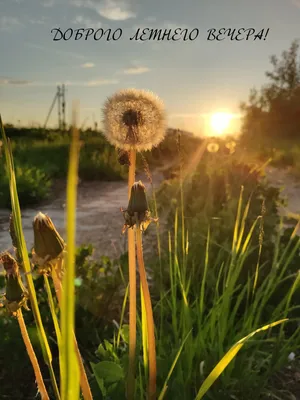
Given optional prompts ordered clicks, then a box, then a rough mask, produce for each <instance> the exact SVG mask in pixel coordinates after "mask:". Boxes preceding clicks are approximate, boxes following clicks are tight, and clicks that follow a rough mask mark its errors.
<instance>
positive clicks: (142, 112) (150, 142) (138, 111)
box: [103, 89, 166, 151]
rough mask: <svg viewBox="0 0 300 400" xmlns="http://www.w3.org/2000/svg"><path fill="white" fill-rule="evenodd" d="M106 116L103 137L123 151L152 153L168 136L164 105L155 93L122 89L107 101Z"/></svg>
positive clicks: (104, 110)
mask: <svg viewBox="0 0 300 400" xmlns="http://www.w3.org/2000/svg"><path fill="white" fill-rule="evenodd" d="M103 115H104V119H103V124H104V135H105V136H106V138H107V140H108V141H109V142H110V143H112V144H113V145H114V146H116V147H118V148H120V149H124V150H130V149H131V148H135V149H136V150H138V151H143V150H151V148H152V147H154V146H157V145H158V144H159V143H160V142H161V141H162V140H163V138H164V136H165V132H166V115H165V108H164V104H163V102H162V101H161V100H160V99H159V98H158V97H157V96H156V95H155V94H153V93H152V92H148V91H145V90H137V89H126V90H121V91H119V92H117V93H115V94H114V95H113V96H111V97H109V98H108V99H107V101H106V102H105V105H104V108H103Z"/></svg>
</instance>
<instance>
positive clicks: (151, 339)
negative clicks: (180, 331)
mask: <svg viewBox="0 0 300 400" xmlns="http://www.w3.org/2000/svg"><path fill="white" fill-rule="evenodd" d="M136 220H137V221H138V217H137V215H136ZM136 248H137V259H138V266H139V273H140V279H141V285H142V290H143V296H144V304H145V310H146V318H147V332H148V351H149V388H148V390H149V400H154V399H155V395H156V350H155V331H154V319H153V312H152V305H151V297H150V291H149V286H148V282H147V276H146V269H145V264H144V257H143V243H142V231H141V228H140V225H139V223H138V222H137V227H136Z"/></svg>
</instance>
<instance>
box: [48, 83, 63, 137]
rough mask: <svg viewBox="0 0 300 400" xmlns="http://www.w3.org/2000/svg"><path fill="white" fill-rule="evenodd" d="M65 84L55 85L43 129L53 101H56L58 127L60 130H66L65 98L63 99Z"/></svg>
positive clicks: (52, 106)
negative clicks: (55, 88)
mask: <svg viewBox="0 0 300 400" xmlns="http://www.w3.org/2000/svg"><path fill="white" fill-rule="evenodd" d="M65 91H66V90H65V85H62V86H61V87H60V86H57V90H56V93H55V96H54V99H53V102H52V104H51V106H50V109H49V112H48V115H47V117H46V121H45V124H44V129H46V126H47V123H48V120H49V118H50V115H51V113H52V110H53V108H54V106H55V103H56V101H57V113H58V129H59V130H60V131H61V130H63V131H65V130H66V99H65Z"/></svg>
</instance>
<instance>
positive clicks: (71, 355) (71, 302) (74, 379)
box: [60, 104, 79, 400]
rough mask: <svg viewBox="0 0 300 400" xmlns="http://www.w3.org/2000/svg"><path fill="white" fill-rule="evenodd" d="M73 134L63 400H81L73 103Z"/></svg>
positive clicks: (62, 350)
mask: <svg viewBox="0 0 300 400" xmlns="http://www.w3.org/2000/svg"><path fill="white" fill-rule="evenodd" d="M72 126H73V132H72V142H71V149H70V160H69V171H68V183H67V249H68V251H67V256H66V270H65V274H64V277H63V290H62V307H61V348H60V365H61V398H62V400H78V399H79V364H78V359H77V357H76V352H75V348H74V333H73V332H74V325H75V289H74V279H75V252H76V243H75V229H76V195H77V180H78V160H79V132H78V130H77V128H76V109H75V106H74V104H73V122H72Z"/></svg>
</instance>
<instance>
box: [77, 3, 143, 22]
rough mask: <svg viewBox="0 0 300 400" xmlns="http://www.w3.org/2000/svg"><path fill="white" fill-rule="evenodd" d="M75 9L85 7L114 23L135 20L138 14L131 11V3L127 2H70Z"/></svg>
mask: <svg viewBox="0 0 300 400" xmlns="http://www.w3.org/2000/svg"><path fill="white" fill-rule="evenodd" d="M70 4H71V5H73V6H75V7H85V8H90V9H92V10H94V11H96V12H97V13H98V14H99V15H101V17H103V18H106V19H109V20H113V21H125V20H126V19H129V18H135V17H136V13H134V12H133V11H132V10H131V6H130V3H129V2H126V1H125V0H103V1H102V2H99V1H98V0H70Z"/></svg>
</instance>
